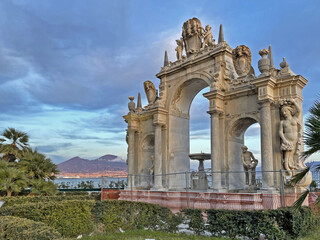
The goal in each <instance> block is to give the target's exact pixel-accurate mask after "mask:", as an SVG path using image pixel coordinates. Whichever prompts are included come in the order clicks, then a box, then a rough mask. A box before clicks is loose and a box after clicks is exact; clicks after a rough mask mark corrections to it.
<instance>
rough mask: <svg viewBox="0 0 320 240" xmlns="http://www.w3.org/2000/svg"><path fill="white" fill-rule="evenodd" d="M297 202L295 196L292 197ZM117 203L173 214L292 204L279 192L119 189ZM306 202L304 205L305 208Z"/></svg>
mask: <svg viewBox="0 0 320 240" xmlns="http://www.w3.org/2000/svg"><path fill="white" fill-rule="evenodd" d="M294 197H295V199H296V197H297V196H296V195H295V196H294ZM119 200H128V201H138V202H147V203H153V204H159V205H161V206H164V207H168V208H170V209H171V210H172V212H179V211H180V210H181V209H184V208H199V209H212V208H213V209H230V210H259V209H277V208H279V207H283V206H291V205H292V203H293V202H292V196H291V194H290V195H288V196H287V195H285V196H283V197H282V198H281V195H280V194H279V193H273V194H269V193H218V192H196V191H189V192H179V191H176V192H173V191H170V192H169V191H148V190H145V191H143V190H141V191H139V190H133V191H130V190H122V191H121V192H120V198H119ZM308 204H309V202H308V200H306V201H305V202H304V205H308Z"/></svg>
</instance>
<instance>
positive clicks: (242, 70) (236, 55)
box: [232, 45, 254, 77]
mask: <svg viewBox="0 0 320 240" xmlns="http://www.w3.org/2000/svg"><path fill="white" fill-rule="evenodd" d="M232 54H233V64H234V68H235V69H236V72H237V74H238V75H239V77H242V76H245V75H248V74H249V73H254V70H253V68H252V67H251V51H250V49H249V48H248V47H247V46H245V45H240V46H238V47H236V48H235V49H233V51H232Z"/></svg>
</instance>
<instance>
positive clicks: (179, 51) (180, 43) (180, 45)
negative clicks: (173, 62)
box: [176, 38, 183, 61]
mask: <svg viewBox="0 0 320 240" xmlns="http://www.w3.org/2000/svg"><path fill="white" fill-rule="evenodd" d="M176 42H177V45H178V46H177V47H176V52H177V60H178V61H179V60H181V59H182V51H183V39H182V38H180V40H179V39H178V40H176Z"/></svg>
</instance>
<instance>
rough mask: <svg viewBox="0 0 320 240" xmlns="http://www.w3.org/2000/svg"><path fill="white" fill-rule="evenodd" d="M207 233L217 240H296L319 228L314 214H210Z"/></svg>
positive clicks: (305, 210)
mask: <svg viewBox="0 0 320 240" xmlns="http://www.w3.org/2000/svg"><path fill="white" fill-rule="evenodd" d="M206 213H207V215H208V221H207V227H206V229H207V230H208V231H209V232H211V233H212V234H213V235H215V236H220V237H230V238H236V237H243V236H246V237H248V238H250V239H259V235H260V234H264V235H265V236H266V239H296V238H298V237H301V236H304V235H306V233H308V231H309V230H311V229H312V228H313V227H314V226H315V225H316V218H315V216H314V214H313V212H312V210H311V209H310V208H308V207H302V208H301V209H299V210H294V209H292V208H280V209H277V210H258V211H243V210H215V209H210V210H206Z"/></svg>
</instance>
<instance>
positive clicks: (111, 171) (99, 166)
mask: <svg viewBox="0 0 320 240" xmlns="http://www.w3.org/2000/svg"><path fill="white" fill-rule="evenodd" d="M127 167H128V166H127V164H126V162H125V160H124V159H122V158H121V157H118V156H115V155H104V156H102V157H99V158H97V159H95V160H88V159H84V158H81V157H73V158H71V159H69V160H67V161H65V162H62V163H60V164H58V169H59V171H60V174H59V175H60V176H62V177H66V176H69V177H74V176H80V177H99V176H102V175H107V176H116V175H123V176H124V175H126V174H127Z"/></svg>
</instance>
